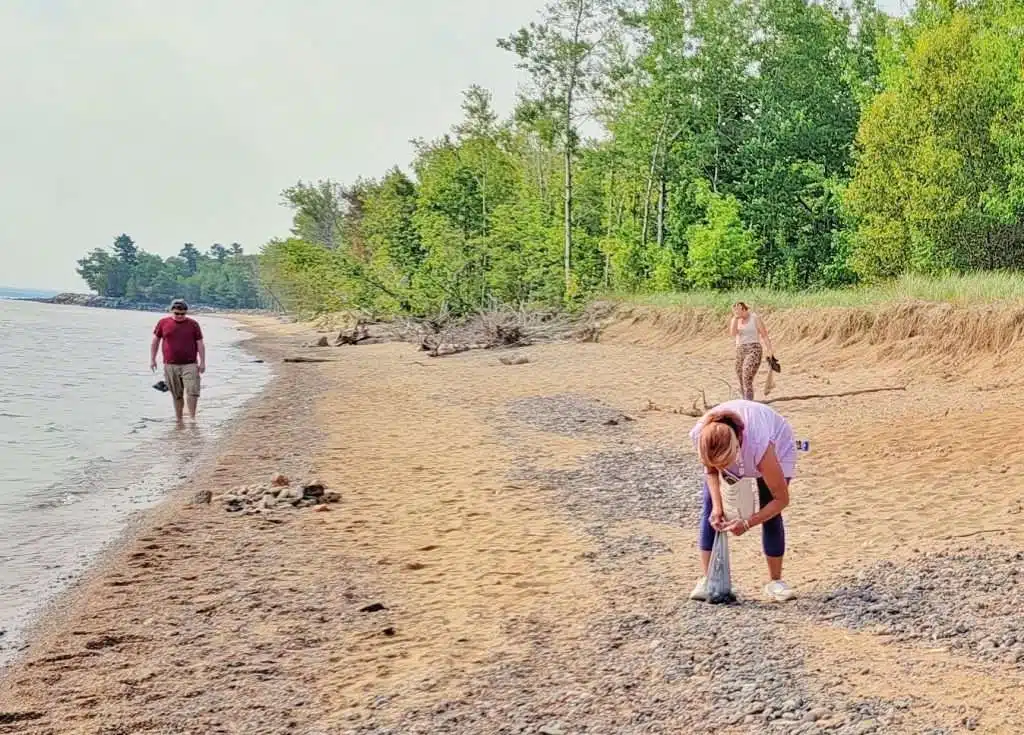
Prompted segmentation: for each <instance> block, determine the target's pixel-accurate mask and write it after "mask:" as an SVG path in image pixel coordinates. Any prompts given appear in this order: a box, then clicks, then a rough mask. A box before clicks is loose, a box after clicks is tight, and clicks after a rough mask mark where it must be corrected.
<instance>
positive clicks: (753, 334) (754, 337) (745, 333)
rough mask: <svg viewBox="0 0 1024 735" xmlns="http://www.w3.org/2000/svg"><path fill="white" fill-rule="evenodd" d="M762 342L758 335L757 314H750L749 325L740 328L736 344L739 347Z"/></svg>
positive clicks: (748, 317)
mask: <svg viewBox="0 0 1024 735" xmlns="http://www.w3.org/2000/svg"><path fill="white" fill-rule="evenodd" d="M760 341H761V337H760V336H759V335H758V333H757V314H755V313H754V312H750V315H749V316H747V323H746V324H743V325H741V326H740V328H739V330H738V331H737V332H736V344H738V345H756V344H758V343H759V342H760Z"/></svg>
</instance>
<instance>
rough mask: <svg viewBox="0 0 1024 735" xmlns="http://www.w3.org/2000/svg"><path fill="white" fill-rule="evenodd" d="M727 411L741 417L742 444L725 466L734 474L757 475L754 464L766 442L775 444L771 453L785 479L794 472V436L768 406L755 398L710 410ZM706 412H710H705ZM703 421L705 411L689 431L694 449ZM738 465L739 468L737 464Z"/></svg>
mask: <svg viewBox="0 0 1024 735" xmlns="http://www.w3.org/2000/svg"><path fill="white" fill-rule="evenodd" d="M719 411H731V412H732V413H735V414H738V415H739V416H740V418H742V419H743V424H744V425H745V427H746V428H745V429H744V430H743V446H742V447H741V448H740V457H739V458H738V459H742V463H741V462H740V461H736V462H733V464H732V465H731V466H730V467H729V468H728V469H729V471H730V472H732V473H733V474H734V475H736V476H737V477H760V476H761V473H760V472H759V471H758V469H757V465H758V464H760V463H761V459H762V458H763V457H764V453H765V452H767V451H768V445H769V444H774V445H775V456H776V457H778V459H779V464H781V465H782V473H783V474H784V475H785V476H786V477H789V478H792V477H794V476H795V473H796V439H795V438H794V437H793V429H792V427H791V426H790V425H789V422H788V421H786V419H784V418H783V417H782V415H781V414H779V413H778V412H776V411H775V410H773V409H772V408H770V407H768V406H766V405H764V404H763V403H757V402H756V401H742V400H735V401H726V402H725V403H720V404H718V405H717V406H715V407H714V409H712V412H719ZM709 413H710V412H709ZM706 421H707V414H705V415H704V416H703V417H701V419H700V421H698V422H697V425H696V426H694V427H693V429H692V430H691V431H690V438H691V439H692V440H693V446H694V448H695V449H696V448H697V442H698V441H699V440H700V430H701V429H702V428H703V427H704V424H705V422H706ZM741 464H742V467H741Z"/></svg>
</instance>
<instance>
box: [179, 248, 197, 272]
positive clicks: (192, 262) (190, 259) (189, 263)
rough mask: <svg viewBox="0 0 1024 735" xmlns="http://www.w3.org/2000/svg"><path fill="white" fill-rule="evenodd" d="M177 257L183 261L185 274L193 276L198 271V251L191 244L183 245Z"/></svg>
mask: <svg viewBox="0 0 1024 735" xmlns="http://www.w3.org/2000/svg"><path fill="white" fill-rule="evenodd" d="M178 257H180V258H181V259H182V260H184V261H185V273H186V274H187V275H190V276H191V275H194V274H195V272H196V271H197V270H199V250H197V249H196V246H195V245H193V244H192V243H190V242H187V243H185V245H184V246H183V247H182V248H181V251H180V252H179V253H178Z"/></svg>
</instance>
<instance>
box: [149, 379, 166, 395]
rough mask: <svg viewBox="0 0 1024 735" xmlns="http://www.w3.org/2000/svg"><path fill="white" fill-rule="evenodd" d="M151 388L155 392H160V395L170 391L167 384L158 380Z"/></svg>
mask: <svg viewBox="0 0 1024 735" xmlns="http://www.w3.org/2000/svg"><path fill="white" fill-rule="evenodd" d="M153 387H154V388H155V389H156V390H158V391H160V392H161V393H166V392H167V391H169V390H170V388H168V387H167V382H166V381H164V380H160V381H157V382H156V383H153Z"/></svg>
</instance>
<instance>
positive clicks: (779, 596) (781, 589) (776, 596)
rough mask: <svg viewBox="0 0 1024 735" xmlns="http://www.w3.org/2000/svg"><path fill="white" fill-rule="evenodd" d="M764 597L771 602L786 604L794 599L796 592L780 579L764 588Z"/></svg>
mask: <svg viewBox="0 0 1024 735" xmlns="http://www.w3.org/2000/svg"><path fill="white" fill-rule="evenodd" d="M764 596H765V597H767V598H768V599H769V600H771V601H772V602H786V601H788V600H792V599H793V598H794V597H796V591H795V590H793V589H792V588H791V587H790V586H789V585H788V584H786V583H785V582H783V581H782V580H781V579H777V580H775V581H774V582H769V583H768V584H766V585H765V586H764Z"/></svg>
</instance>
